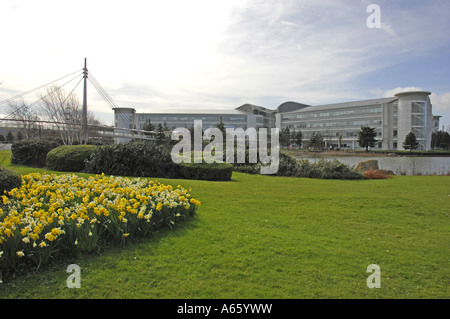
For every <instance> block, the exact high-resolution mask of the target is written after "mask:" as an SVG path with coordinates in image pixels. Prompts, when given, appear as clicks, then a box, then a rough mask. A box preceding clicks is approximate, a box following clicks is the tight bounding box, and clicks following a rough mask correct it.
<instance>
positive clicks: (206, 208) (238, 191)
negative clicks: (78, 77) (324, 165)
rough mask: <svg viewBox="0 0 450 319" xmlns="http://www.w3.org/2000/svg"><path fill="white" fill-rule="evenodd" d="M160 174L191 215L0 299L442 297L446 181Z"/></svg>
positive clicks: (19, 285)
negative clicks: (74, 276) (177, 188)
mask: <svg viewBox="0 0 450 319" xmlns="http://www.w3.org/2000/svg"><path fill="white" fill-rule="evenodd" d="M9 155H10V153H9V152H6V151H0V164H1V163H2V162H3V164H2V165H4V166H6V167H9V168H12V169H15V170H17V171H19V172H20V173H22V174H25V173H28V172H32V171H38V170H37V169H33V168H29V167H23V166H15V165H11V164H10V163H9ZM39 171H42V170H39ZM158 180H159V181H162V182H163V183H166V184H171V185H178V184H180V185H182V186H183V187H186V188H189V187H191V188H192V195H193V196H194V197H195V198H197V199H199V200H200V201H201V202H202V206H201V207H200V209H199V211H198V213H197V215H196V216H195V217H194V218H193V219H191V220H190V221H188V222H187V223H185V224H183V225H182V226H181V227H178V228H177V229H175V230H174V231H169V230H167V231H162V232H160V233H158V234H157V235H156V236H155V237H153V238H149V239H145V240H140V241H138V242H136V243H132V244H130V245H129V246H127V247H126V248H125V249H121V248H111V249H108V250H106V251H104V252H103V253H101V254H100V255H89V256H83V257H80V258H79V259H77V260H67V261H63V262H55V263H53V264H52V265H51V266H50V267H47V268H46V269H43V270H40V271H39V272H38V273H34V274H31V275H28V276H25V277H19V278H16V279H15V280H13V281H12V282H8V283H4V284H0V298H165V299H172V298H182V299H189V298H258V299H259V298H261V299H263V298H268V299H272V298H275V299H278V298H285V299H291V298H295V299H297V298H449V297H450V289H449V287H450V285H449V278H450V245H449V244H450V223H449V214H450V178H449V177H446V176H417V177H416V176H395V177H393V178H392V179H387V180H360V181H341V180H318V179H304V178H286V177H273V176H261V175H247V174H241V173H233V178H232V181H230V182H208V181H193V180H168V179H158ZM70 263H76V264H78V265H79V266H80V267H81V288H80V289H69V288H67V286H66V279H67V277H68V275H69V274H68V273H67V272H66V267H67V265H68V264H70ZM370 264H377V265H379V266H380V268H381V288H380V289H369V288H368V287H367V285H366V280H367V277H368V276H369V275H370V273H367V272H366V269H367V266H369V265H370Z"/></svg>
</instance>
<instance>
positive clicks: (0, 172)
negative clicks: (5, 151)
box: [0, 166, 22, 197]
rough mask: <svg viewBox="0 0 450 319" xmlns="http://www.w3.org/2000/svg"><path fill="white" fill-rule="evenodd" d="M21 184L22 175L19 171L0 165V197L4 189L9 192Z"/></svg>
mask: <svg viewBox="0 0 450 319" xmlns="http://www.w3.org/2000/svg"><path fill="white" fill-rule="evenodd" d="M21 186H22V176H20V174H19V173H17V172H14V171H11V170H9V169H6V168H3V167H1V166H0V197H1V196H2V195H4V193H5V191H6V192H9V191H10V190H12V189H13V188H20V187H21Z"/></svg>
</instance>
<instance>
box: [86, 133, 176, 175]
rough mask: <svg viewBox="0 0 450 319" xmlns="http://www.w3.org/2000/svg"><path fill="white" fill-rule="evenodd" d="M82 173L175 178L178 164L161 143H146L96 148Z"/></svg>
mask: <svg viewBox="0 0 450 319" xmlns="http://www.w3.org/2000/svg"><path fill="white" fill-rule="evenodd" d="M84 171H85V172H86V173H92V174H101V173H105V174H107V175H121V176H135V177H165V178H177V177H178V176H179V165H178V164H176V163H174V162H173V161H172V157H171V156H170V150H169V149H168V147H166V146H164V145H156V144H155V143H149V142H142V141H139V142H130V143H126V144H118V145H109V146H100V147H97V148H96V149H95V150H94V151H93V152H92V155H91V158H90V159H89V160H88V161H87V162H86V165H85V170H84Z"/></svg>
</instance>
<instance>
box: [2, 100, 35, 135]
mask: <svg viewBox="0 0 450 319" xmlns="http://www.w3.org/2000/svg"><path fill="white" fill-rule="evenodd" d="M8 108H9V113H10V114H11V118H12V119H14V120H17V121H19V123H21V124H20V127H21V132H22V134H24V135H25V138H27V139H29V138H33V137H35V136H37V135H40V133H41V132H42V125H41V124H40V123H39V119H40V118H39V115H38V113H37V110H36V109H35V108H33V106H32V105H29V104H27V103H26V102H25V101H24V100H20V101H10V102H9V103H8Z"/></svg>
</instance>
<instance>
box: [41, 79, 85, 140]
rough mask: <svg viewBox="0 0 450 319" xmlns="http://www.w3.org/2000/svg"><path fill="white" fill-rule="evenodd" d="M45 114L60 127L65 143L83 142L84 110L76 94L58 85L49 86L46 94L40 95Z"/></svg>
mask: <svg viewBox="0 0 450 319" xmlns="http://www.w3.org/2000/svg"><path fill="white" fill-rule="evenodd" d="M39 98H40V102H41V108H42V110H43V114H44V115H45V116H46V117H47V118H48V120H49V121H51V122H52V123H53V125H54V126H55V127H56V128H57V129H58V131H59V135H60V137H61V140H62V142H63V143H64V144H68V145H70V144H73V142H74V141H78V142H79V143H81V142H82V130H81V123H82V110H81V106H80V102H79V100H78V98H77V96H76V95H74V94H69V95H67V94H66V92H65V91H64V90H63V89H62V88H61V87H58V86H51V87H49V88H47V92H46V94H41V95H40V96H39Z"/></svg>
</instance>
